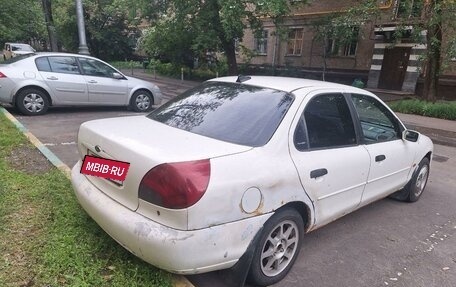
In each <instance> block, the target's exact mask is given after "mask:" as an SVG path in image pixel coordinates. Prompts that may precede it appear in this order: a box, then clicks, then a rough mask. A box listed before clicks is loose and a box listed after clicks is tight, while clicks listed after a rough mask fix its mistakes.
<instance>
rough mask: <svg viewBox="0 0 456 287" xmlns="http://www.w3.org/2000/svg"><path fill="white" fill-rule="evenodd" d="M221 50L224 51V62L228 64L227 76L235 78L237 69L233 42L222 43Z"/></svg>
mask: <svg viewBox="0 0 456 287" xmlns="http://www.w3.org/2000/svg"><path fill="white" fill-rule="evenodd" d="M223 50H224V51H225V55H226V60H227V63H228V74H229V75H230V76H237V75H238V68H237V62H236V47H235V46H234V41H233V42H232V43H229V42H226V41H224V43H223Z"/></svg>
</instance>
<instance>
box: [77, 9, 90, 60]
mask: <svg viewBox="0 0 456 287" xmlns="http://www.w3.org/2000/svg"><path fill="white" fill-rule="evenodd" d="M75 1H76V17H77V19H78V35H79V54H83V55H90V53H89V48H88V47H87V41H86V32H85V25H84V12H83V9H82V0H75Z"/></svg>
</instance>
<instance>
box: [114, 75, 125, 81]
mask: <svg viewBox="0 0 456 287" xmlns="http://www.w3.org/2000/svg"><path fill="white" fill-rule="evenodd" d="M112 77H113V78H114V79H117V80H121V79H125V78H124V76H122V75H121V74H119V73H112Z"/></svg>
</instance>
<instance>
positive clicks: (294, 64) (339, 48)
mask: <svg viewBox="0 0 456 287" xmlns="http://www.w3.org/2000/svg"><path fill="white" fill-rule="evenodd" d="M423 1H425V0H415V1H410V0H408V1H401V0H385V1H379V2H378V7H379V11H380V12H379V14H378V15H377V16H376V17H375V19H371V20H370V21H366V22H364V23H363V25H360V26H359V27H353V29H356V32H357V34H356V37H354V38H353V39H352V40H351V41H349V42H348V43H347V41H344V43H343V44H340V43H338V42H340V40H338V39H321V37H318V33H317V30H318V25H317V24H316V23H318V20H319V19H322V18H324V17H326V16H327V15H330V14H333V13H344V11H347V9H348V7H350V6H351V5H359V3H360V2H361V1H353V0H352V1H350V0H347V1H340V0H322V1H317V0H314V1H308V2H310V3H309V4H307V5H297V6H296V9H295V11H294V12H293V15H292V16H290V17H287V18H286V20H285V23H284V26H285V27H287V29H286V35H284V36H283V34H282V37H280V36H279V35H278V34H279V33H277V29H276V27H275V25H274V23H273V22H272V21H271V20H270V19H266V18H265V19H264V21H263V31H262V32H261V33H256V34H255V33H254V32H253V31H251V30H247V31H245V36H244V38H243V41H242V42H241V43H240V45H241V46H244V47H245V48H247V50H249V51H251V52H252V53H243V52H242V51H243V49H240V52H239V53H238V59H237V60H238V62H239V63H244V64H248V67H249V69H250V71H251V72H254V73H255V72H256V73H261V72H262V71H264V70H268V71H269V70H271V69H273V70H274V71H275V73H276V74H286V75H293V76H297V77H307V78H316V79H322V77H323V74H324V75H325V79H326V80H329V81H337V82H343V83H346V84H351V83H352V82H353V80H354V79H360V80H362V81H363V83H364V85H365V86H366V87H367V88H371V89H384V90H394V91H400V92H403V93H411V94H412V93H417V94H420V93H421V90H422V83H423V79H422V78H421V77H420V76H421V75H422V72H423V71H422V61H420V59H421V57H420V55H423V54H424V53H425V52H426V45H425V44H423V42H422V41H417V40H416V38H415V37H411V35H412V32H413V29H414V26H413V23H414V21H419V19H420V17H421V16H422V6H423ZM405 5H411V6H405ZM404 19H406V21H404ZM404 23H409V24H404ZM397 29H401V31H402V36H401V37H400V39H397V38H394V37H395V31H396V30H397ZM419 33H420V34H421V37H425V36H426V31H419ZM444 41H445V35H444ZM454 88H456V59H454V61H450V63H449V65H448V68H447V69H446V70H445V72H444V74H443V75H442V76H441V80H440V87H439V92H440V95H439V97H441V98H445V99H453V100H456V94H455V93H454V92H453V91H454Z"/></svg>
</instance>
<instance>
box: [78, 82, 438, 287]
mask: <svg viewBox="0 0 456 287" xmlns="http://www.w3.org/2000/svg"><path fill="white" fill-rule="evenodd" d="M236 81H237V82H236ZM204 85H206V88H207V87H209V88H211V87H212V88H213V87H215V92H214V90H210V92H207V93H206V94H204V92H201V91H200V93H201V94H200V95H198V96H197V97H195V98H197V99H198V100H200V102H199V104H200V105H195V107H197V106H198V107H199V106H201V103H205V102H206V103H207V102H210V98H211V97H209V96H208V99H209V100H207V101H206V99H205V97H206V96H207V94H211V93H213V94H215V97H216V96H217V95H219V94H221V93H222V92H220V93H218V92H217V91H218V90H217V87H218V85H220V86H221V87H223V89H225V88H227V87H228V88H227V90H229V91H231V90H233V91H234V90H236V89H245V90H247V91H250V90H249V89H251V90H252V91H260V92H263V90H262V89H265V91H266V93H269V92H270V91H273V92H272V93H273V94H278V95H280V96H283V98H281V100H280V101H279V102H278V104H277V107H279V106H281V107H283V106H286V108H284V110H283V111H282V112H281V113H282V115H281V116H280V118H278V120H277V123H276V124H277V127H276V128H274V130H273V131H272V135H271V136H270V138H267V139H266V140H265V142H264V143H261V144H239V143H233V142H229V141H227V140H220V139H216V138H214V137H213V136H210V135H201V134H198V132H199V131H198V129H199V128H201V127H200V123H199V122H198V124H195V126H194V128H195V129H196V132H191V131H187V130H185V127H184V128H182V126H181V127H175V126H174V127H172V126H169V125H168V124H171V125H179V123H178V124H176V119H175V118H172V119H171V120H169V119H170V117H168V116H166V117H164V119H165V120H164V121H170V122H167V123H166V124H165V123H163V122H159V121H158V120H157V119H158V118H159V116H157V115H159V114H160V111H154V112H152V113H151V114H150V115H149V116H147V117H146V116H137V117H128V118H115V119H104V120H96V121H91V122H87V123H84V124H83V125H81V127H80V130H79V137H78V148H79V152H80V154H81V159H82V158H83V157H84V155H86V154H88V153H89V154H95V155H97V156H100V157H103V158H109V159H116V160H120V161H124V162H129V163H130V164H131V166H130V170H129V172H128V175H127V178H126V180H125V182H124V183H123V184H122V185H121V186H120V185H118V184H116V183H114V182H112V181H110V180H106V179H103V178H98V177H93V176H85V175H83V174H81V172H80V170H81V161H79V162H78V163H77V164H76V166H75V167H74V168H73V170H72V183H73V187H74V189H75V192H76V195H77V198H78V200H79V202H80V204H81V205H82V207H83V208H84V209H85V210H86V211H87V213H88V214H89V215H90V216H91V217H92V218H93V219H94V220H95V221H96V222H97V223H98V224H99V225H100V226H101V227H102V228H103V229H104V230H105V231H106V232H107V233H109V234H110V235H111V236H112V237H113V238H114V239H115V240H117V241H118V242H119V243H120V244H121V245H122V246H124V247H125V248H127V249H128V250H129V251H131V252H132V253H134V254H135V255H136V256H138V257H140V258H142V259H144V260H145V261H147V262H149V263H151V264H153V265H155V266H157V267H159V268H162V269H165V270H168V271H170V272H173V273H180V274H195V273H202V272H208V271H213V270H219V269H224V268H230V267H232V266H234V265H235V264H236V263H237V262H238V261H239V260H240V258H242V256H243V255H244V254H245V253H246V251H247V250H252V249H253V251H252V252H253V259H251V260H252V267H251V269H250V272H249V280H250V281H252V282H253V283H255V284H259V285H269V284H273V283H275V282H277V281H279V280H281V279H282V278H283V277H284V276H285V275H286V273H287V272H288V271H289V269H290V268H291V266H292V264H293V262H294V260H295V259H296V257H297V254H298V253H299V249H300V244H301V241H302V236H303V234H304V233H307V232H310V231H312V230H314V229H316V228H319V227H321V226H323V225H325V224H327V223H329V222H331V221H333V220H335V219H337V218H339V217H341V216H343V215H345V214H347V213H349V212H352V211H354V210H356V209H358V208H360V207H362V206H365V205H367V204H369V203H371V202H373V201H375V200H378V199H381V198H384V197H387V196H389V195H391V194H393V193H395V192H396V191H398V190H401V191H400V192H396V193H395V194H394V196H395V197H396V198H398V199H402V200H405V201H415V200H417V199H418V198H419V196H420V195H421V193H422V191H423V189H424V187H425V184H426V181H427V177H428V174H429V163H430V159H431V154H432V150H433V145H432V142H431V141H430V139H429V138H428V137H426V136H424V135H421V134H418V133H416V132H413V131H408V130H407V129H406V128H405V126H404V125H403V124H402V123H401V122H400V120H399V119H398V118H397V117H396V116H395V115H394V114H393V113H392V112H391V111H390V110H389V108H388V107H386V105H384V104H383V103H382V102H381V101H380V100H379V99H378V98H377V97H376V96H375V95H373V94H372V93H370V92H368V91H365V90H361V89H357V88H354V87H349V86H344V85H338V84H331V83H326V82H319V81H309V80H303V79H292V78H280V77H253V76H252V77H244V78H241V77H240V78H236V77H225V78H218V79H214V80H212V81H209V82H208V83H205V84H204ZM204 85H203V86H204ZM209 88H207V89H209ZM198 89H201V88H196V91H197V92H194V91H193V92H192V91H190V92H187V95H188V94H192V93H197V94H198V91H199V90H198ZM270 89H274V90H270ZM246 93H247V94H248V92H246ZM184 95H185V94H184ZM184 95H183V96H184ZM212 96H214V95H212ZM232 96H233V95H232V94H230V95H228V96H226V97H232ZM261 96H262V95H260V97H261ZM182 99H184V100H182ZM185 99H187V98H186V97H181V98H178V99H176V102H175V103H178V104H176V105H177V106H174V107H173V104H168V105H167V106H166V105H165V106H166V107H162V108H163V109H164V110H172V109H179V107H180V109H183V110H185V109H188V107H184V106H185V105H180V106H179V103H180V104H182V103H185V104H189V102H185ZM201 99H202V100H201ZM254 100H257V99H256V98H255V99H254ZM333 101H336V102H337V105H334V107H337V109H339V110H340V111H342V112H344V113H345V114H346V115H347V116H349V117H350V118H349V121H352V127H350V122H349V121H348V122H343V123H339V122H338V121H337V120H334V119H335V118H332V117H333V115H332V114H331V117H329V118H326V120H329V122H331V125H333V124H336V126H335V127H337V128H338V129H344V128H345V129H346V131H348V132H347V133H349V134H350V133H353V136H349V137H347V140H348V142H343V141H340V142H337V140H336V141H334V138H333V135H337V132H336V130H332V131H330V132H328V131H326V133H325V134H323V133H320V131H322V130H324V128H323V126H317V125H315V124H313V123H312V122H311V121H314V122H319V121H320V120H322V119H323V117H320V115H317V111H318V109H321V110H320V111H318V112H319V113H320V112H325V109H326V107H327V106H328V104H329V105H330V104H331V103H333ZM229 103H230V104H231V102H229ZM247 103H250V105H252V106H255V105H256V104H257V103H258V105H262V104H264V103H261V104H260V103H259V102H258V101H257V102H253V101H252V100H250V101H248V102H246V104H247ZM284 103H285V104H284ZM343 103H345V104H343ZM369 103H371V104H369ZM372 103H374V104H372ZM271 105H272V104H271ZM341 105H343V106H344V105H346V109H345V110H344V109H342V108H340V106H341ZM221 106H223V105H221ZM228 106H229V105H228ZM223 107H224V106H223ZM357 107H358V108H359V109H361V110H357ZM375 107H379V110H380V111H381V113H384V114H385V115H387V118H388V119H389V120H390V121H391V122H392V126H390V127H387V126H386V125H385V126H382V124H381V123H377V122H375V123H374V122H373V121H372V122H371V123H367V122H363V123H362V124H361V123H360V121H359V119H360V118H363V117H364V116H366V115H365V114H364V115H363V113H364V112H366V111H367V114H375V112H374V113H371V112H372V110H373V109H374V110H375ZM347 108H348V110H347ZM209 109H212V110H211V111H209V112H208V113H211V112H212V111H214V110H217V109H219V106H215V107H214V106H212V107H211V108H208V110H209ZM220 109H222V108H220ZM227 109H228V110H229V107H228V108H227ZM261 109H263V108H261ZM162 111H163V110H162ZM334 111H335V110H334ZM184 112H185V111H184ZM154 113H155V115H154ZM330 113H333V111H331V112H330ZM185 115H193V116H194V117H195V118H198V119H199V118H200V116H201V113H199V110H195V111H187V113H186V114H185ZM161 116H163V114H161ZM179 116H180V117H181V118H184V116H182V114H179ZM250 116H251V118H253V121H255V116H256V114H255V115H250ZM268 116H269V115H264V117H262V118H261V121H264V119H266V118H268ZM154 117H155V119H153V118H154ZM235 117H239V115H235V116H233V121H236V118H235ZM271 117H272V116H271ZM379 117H380V118H382V116H381V115H379ZM248 119H250V118H249V117H246V119H241V121H244V122H245V123H246V124H245V125H246V126H248V125H249V124H248V123H247V121H248ZM229 120H230V119H227V121H229ZM237 120H239V119H237ZM382 120H385V119H384V118H382ZM178 121H182V119H179V120H178ZM213 121H214V122H215V123H214V125H217V124H220V123H219V122H218V121H219V119H218V118H214V119H213ZM261 121H259V122H258V123H260V122H261ZM181 123H182V122H181ZM258 123H256V124H257V126H261V124H258ZM209 124H211V123H209ZM321 124H322V125H324V124H325V123H324V122H323V121H322V122H321ZM225 125H226V123H225ZM319 125H320V123H319ZM252 126H255V125H252ZM347 126H348V128H347ZM221 128H222V130H224V126H221ZM238 128H239V129H241V128H242V125H239V127H238ZM227 129H229V128H227ZM258 129H259V128H258ZM261 132H262V130H258V133H261ZM246 133H250V135H251V137H252V138H253V137H255V133H254V132H252V131H247V132H246ZM318 133H320V134H319V136H320V138H321V139H322V138H324V139H323V140H321V139H320V142H319V140H318V139H316V138H317V137H316V135H317V134H318ZM227 134H228V135H227ZM223 136H226V137H227V138H229V137H230V135H229V133H228V132H226V133H223ZM326 137H327V138H326ZM340 137H345V135H344V133H341V134H340ZM249 140H250V139H249ZM325 145H327V146H325ZM97 150H98V152H97ZM189 162H190V163H191V164H190V165H187V163H189ZM174 163H177V164H176V165H173V164H174ZM167 164H171V165H173V167H172V168H175V169H176V170H178V169H180V168H181V167H180V164H183V165H184V166H185V168H187V169H185V168H183V169H182V170H184V171H185V170H188V169H190V170H191V172H195V174H198V173H199V175H198V176H199V177H198V178H199V179H200V178H206V177H207V178H206V179H207V182H205V183H203V184H202V186H203V189H204V192H203V194H202V195H201V197H200V198H196V199H193V201H192V202H191V203H190V204H189V206H183V207H169V206H166V204H162V203H163V202H160V200H157V199H156V198H154V196H151V197H150V198H148V197H147V194H148V193H147V192H148V191H144V189H143V188H144V182H145V181H147V180H146V178H149V180H150V181H149V182H152V181H154V180H157V178H159V177H160V176H164V177H166V175H165V174H164V173H163V172H166V171H169V170H170V169H163V168H162V166H164V165H167ZM189 166H190V167H189ZM193 167H194V168H193ZM154 169H160V171H161V173H158V172H156V173H154V172H152V173H153V175H154V177H152V176H151V177H148V174H149V175H150V174H151V170H154ZM202 174H204V175H202ZM190 176H193V174H192V175H190ZM190 176H189V177H190ZM176 181H180V178H178V177H176ZM183 182H185V180H184V181H183ZM187 182H190V183H188V184H189V185H192V182H191V180H187ZM195 182H196V183H195V186H199V183H200V182H198V181H195ZM152 184H155V183H152ZM168 184H173V183H169V182H168ZM205 184H206V186H205ZM154 186H157V185H154ZM197 188H198V187H197ZM141 190H143V191H141ZM144 194H145V195H144Z"/></svg>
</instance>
